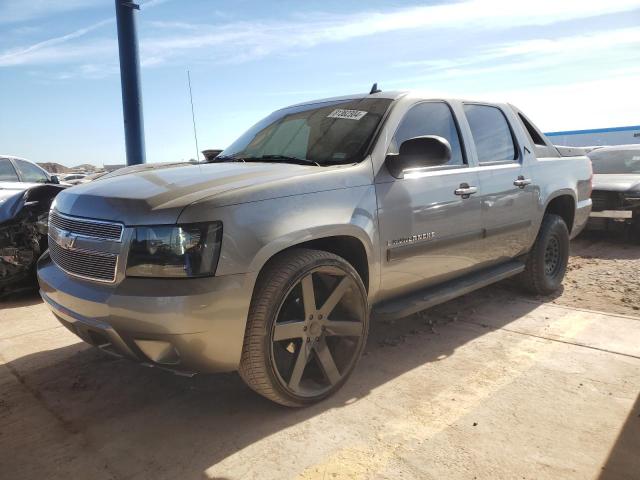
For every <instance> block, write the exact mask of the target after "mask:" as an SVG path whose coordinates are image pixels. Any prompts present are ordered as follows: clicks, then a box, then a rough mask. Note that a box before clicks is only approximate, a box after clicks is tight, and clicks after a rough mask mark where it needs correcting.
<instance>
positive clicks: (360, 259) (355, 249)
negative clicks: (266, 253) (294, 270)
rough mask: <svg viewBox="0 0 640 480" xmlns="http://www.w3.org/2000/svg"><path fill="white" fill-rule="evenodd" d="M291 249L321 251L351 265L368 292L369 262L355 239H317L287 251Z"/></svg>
mask: <svg viewBox="0 0 640 480" xmlns="http://www.w3.org/2000/svg"><path fill="white" fill-rule="evenodd" d="M291 248H310V249H314V250H322V251H325V252H330V253H333V254H334V255H338V256H339V257H342V258H344V259H345V260H346V261H347V262H349V263H350V264H351V266H353V268H355V269H356V271H357V272H358V275H360V278H361V279H362V283H363V284H364V286H365V288H366V289H367V292H368V291H369V261H368V258H367V251H366V250H365V248H364V245H363V244H362V242H361V241H360V240H358V239H357V238H356V237H351V236H347V235H340V236H335V237H325V238H318V239H316V240H310V241H308V242H304V243H299V244H297V245H292V246H291V247H289V248H288V249H287V250H289V249H291ZM285 251H286V250H285ZM279 253H282V252H279Z"/></svg>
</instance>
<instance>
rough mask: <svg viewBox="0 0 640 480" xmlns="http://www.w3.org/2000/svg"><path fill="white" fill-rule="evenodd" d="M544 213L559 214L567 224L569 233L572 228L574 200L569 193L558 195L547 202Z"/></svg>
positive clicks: (574, 208) (574, 210) (574, 209)
mask: <svg viewBox="0 0 640 480" xmlns="http://www.w3.org/2000/svg"><path fill="white" fill-rule="evenodd" d="M544 213H545V214H547V213H553V214H555V215H559V216H560V217H561V218H562V219H563V220H564V223H565V224H566V225H567V229H568V230H569V233H571V229H572V228H573V217H574V216H575V213H576V203H575V200H574V199H573V197H572V196H571V195H560V196H559V197H556V198H554V199H553V200H551V201H550V202H549V204H548V205H547V209H546V210H545V212H544Z"/></svg>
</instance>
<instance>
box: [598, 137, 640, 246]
mask: <svg viewBox="0 0 640 480" xmlns="http://www.w3.org/2000/svg"><path fill="white" fill-rule="evenodd" d="M588 156H589V158H590V159H591V163H592V165H593V174H594V175H593V192H592V193H591V199H592V201H593V210H592V212H591V215H590V217H591V218H590V220H589V228H591V229H605V230H609V229H612V230H615V229H620V230H623V229H624V230H626V231H627V233H628V234H629V235H630V236H631V237H632V238H633V239H634V240H635V241H637V242H640V145H620V146H615V147H602V148H597V149H595V150H592V151H591V152H589V154H588Z"/></svg>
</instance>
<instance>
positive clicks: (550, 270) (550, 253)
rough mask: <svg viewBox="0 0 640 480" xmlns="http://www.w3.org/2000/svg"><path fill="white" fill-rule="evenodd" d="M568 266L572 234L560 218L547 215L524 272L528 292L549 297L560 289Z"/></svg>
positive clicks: (522, 278)
mask: <svg viewBox="0 0 640 480" xmlns="http://www.w3.org/2000/svg"><path fill="white" fill-rule="evenodd" d="M568 262H569V230H568V228H567V225H566V223H564V220H563V219H562V217H560V216H559V215H554V214H546V215H545V216H544V218H543V219H542V225H541V226H540V231H539V232H538V236H537V238H536V241H535V243H534V244H533V247H532V248H531V251H530V252H529V254H528V256H527V262H526V265H525V270H524V272H522V273H521V274H520V280H521V284H522V286H523V287H524V289H525V290H527V291H528V292H530V293H533V294H537V295H549V294H551V293H553V292H555V291H556V290H558V289H559V288H560V286H561V285H562V280H563V279H564V275H565V273H566V271H567V263H568Z"/></svg>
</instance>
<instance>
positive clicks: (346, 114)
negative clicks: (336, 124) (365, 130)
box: [327, 108, 367, 120]
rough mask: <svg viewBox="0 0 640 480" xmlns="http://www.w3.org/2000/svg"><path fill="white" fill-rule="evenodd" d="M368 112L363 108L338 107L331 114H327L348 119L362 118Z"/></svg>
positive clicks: (330, 116)
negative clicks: (346, 108)
mask: <svg viewBox="0 0 640 480" xmlns="http://www.w3.org/2000/svg"><path fill="white" fill-rule="evenodd" d="M366 114H367V112H363V111H362V110H345V109H342V108H337V109H335V110H334V111H333V112H331V113H330V114H329V115H327V118H346V119H348V120H360V119H361V118H362V117H364V116H365V115H366Z"/></svg>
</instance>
